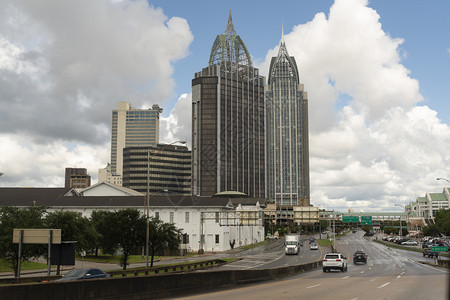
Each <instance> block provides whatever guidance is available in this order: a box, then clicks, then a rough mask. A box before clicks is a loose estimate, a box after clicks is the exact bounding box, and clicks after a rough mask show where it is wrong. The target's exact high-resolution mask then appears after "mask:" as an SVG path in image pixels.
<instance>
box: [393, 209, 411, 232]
mask: <svg viewBox="0 0 450 300" xmlns="http://www.w3.org/2000/svg"><path fill="white" fill-rule="evenodd" d="M395 206H398V207H402V208H403V209H405V208H404V206H403V205H400V204H395ZM407 222H408V221H407ZM398 233H399V235H400V236H403V234H402V215H400V229H399V231H398Z"/></svg>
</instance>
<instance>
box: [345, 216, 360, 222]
mask: <svg viewBox="0 0 450 300" xmlns="http://www.w3.org/2000/svg"><path fill="white" fill-rule="evenodd" d="M342 222H359V217H358V216H342Z"/></svg>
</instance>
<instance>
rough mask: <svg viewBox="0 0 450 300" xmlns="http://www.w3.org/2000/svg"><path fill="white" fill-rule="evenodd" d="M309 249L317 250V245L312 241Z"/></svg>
mask: <svg viewBox="0 0 450 300" xmlns="http://www.w3.org/2000/svg"><path fill="white" fill-rule="evenodd" d="M309 250H319V246H317V244H316V243H312V244H311V245H309Z"/></svg>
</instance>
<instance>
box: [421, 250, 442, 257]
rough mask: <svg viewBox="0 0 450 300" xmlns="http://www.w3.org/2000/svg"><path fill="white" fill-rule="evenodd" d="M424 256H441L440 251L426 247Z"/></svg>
mask: <svg viewBox="0 0 450 300" xmlns="http://www.w3.org/2000/svg"><path fill="white" fill-rule="evenodd" d="M422 254H423V257H425V256H428V257H438V256H439V252H437V251H431V249H430V248H424V249H423V253H422Z"/></svg>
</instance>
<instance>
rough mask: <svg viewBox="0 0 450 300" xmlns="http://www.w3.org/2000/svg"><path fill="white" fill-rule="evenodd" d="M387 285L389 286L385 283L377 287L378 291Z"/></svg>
mask: <svg viewBox="0 0 450 300" xmlns="http://www.w3.org/2000/svg"><path fill="white" fill-rule="evenodd" d="M388 284H390V282H386V283H385V284H382V285H380V286H379V287H378V289H381V288H384V287H385V286H387V285H388Z"/></svg>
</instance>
